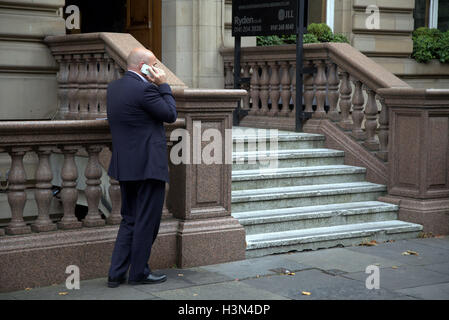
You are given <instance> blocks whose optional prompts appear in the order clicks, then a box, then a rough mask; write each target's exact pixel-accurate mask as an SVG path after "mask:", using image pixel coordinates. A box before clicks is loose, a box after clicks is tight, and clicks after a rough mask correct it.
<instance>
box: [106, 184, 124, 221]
mask: <svg viewBox="0 0 449 320" xmlns="http://www.w3.org/2000/svg"><path fill="white" fill-rule="evenodd" d="M108 192H109V198H110V199H111V205H112V209H111V212H110V213H109V216H108V217H107V219H106V222H107V223H108V224H120V222H121V221H122V215H121V209H122V197H121V193H120V184H119V182H118V181H117V180H115V179H114V178H109V190H108Z"/></svg>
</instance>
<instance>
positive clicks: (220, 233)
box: [169, 90, 246, 268]
mask: <svg viewBox="0 0 449 320" xmlns="http://www.w3.org/2000/svg"><path fill="white" fill-rule="evenodd" d="M202 92H204V90H202ZM245 93H246V91H244V90H232V91H230V90H229V91H227V90H207V91H206V92H205V93H204V94H201V95H199V94H196V93H195V91H194V90H185V91H184V94H182V95H178V96H177V109H178V112H179V116H180V117H184V118H185V120H186V129H187V132H188V136H187V137H186V139H185V140H186V141H185V145H186V146H187V147H186V148H185V149H186V152H188V154H187V155H186V157H185V158H186V162H187V163H184V164H181V165H177V166H173V169H172V170H171V175H170V179H171V181H176V183H172V184H171V185H170V194H171V195H172V196H173V195H176V198H177V199H178V201H171V202H169V203H170V208H169V209H170V211H171V212H172V213H173V216H174V217H175V218H177V219H180V223H179V230H178V264H177V265H178V267H182V268H185V267H191V266H198V265H207V264H214V263H221V262H226V261H233V260H239V259H244V258H245V248H246V243H245V230H244V229H243V227H242V226H241V225H240V224H239V222H238V220H237V219H235V218H233V217H232V216H231V170H232V164H231V163H232V131H231V128H232V111H233V110H234V109H235V107H236V105H237V101H238V100H239V99H240V98H241V97H243V96H244V95H245ZM206 129H212V130H213V131H210V132H214V133H215V134H217V135H218V136H221V138H222V139H221V140H222V142H223V143H222V144H221V145H220V144H218V147H217V149H215V150H214V154H215V152H216V153H217V154H219V158H218V161H217V162H216V163H213V164H205V163H204V161H201V162H200V161H198V160H199V159H198V157H197V156H194V153H195V152H196V154H197V155H201V153H202V152H204V150H205V148H204V147H205V146H207V145H208V144H209V143H210V141H203V142H201V135H202V133H204V132H205V130H206ZM213 139H214V141H215V139H218V140H219V139H220V138H219V137H217V138H216V136H215V135H214V138H213ZM195 143H198V144H195ZM173 148H176V145H175V146H173ZM183 152H184V151H183Z"/></svg>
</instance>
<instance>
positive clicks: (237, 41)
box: [233, 36, 242, 126]
mask: <svg viewBox="0 0 449 320" xmlns="http://www.w3.org/2000/svg"><path fill="white" fill-rule="evenodd" d="M241 39H242V38H241V37H240V36H235V37H234V89H240V82H241V81H240V69H241V68H240V49H241V46H242V41H241ZM240 109H241V105H240V101H239V102H238V103H237V108H236V109H235V110H234V112H233V125H234V126H238V125H239V123H240Z"/></svg>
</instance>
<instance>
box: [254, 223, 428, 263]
mask: <svg viewBox="0 0 449 320" xmlns="http://www.w3.org/2000/svg"><path fill="white" fill-rule="evenodd" d="M421 230H422V226H421V225H418V224H414V223H409V222H403V221H398V220H390V221H380V222H368V223H359V224H350V225H340V226H332V227H321V228H311V229H304V230H292V231H283V232H273V233H264V234H255V235H248V236H247V237H246V242H247V253H246V256H247V258H252V257H257V256H263V255H268V254H272V253H281V252H288V251H293V250H298V251H302V250H308V249H312V250H316V249H321V248H330V247H334V246H337V245H342V246H350V245H355V244H358V243H361V242H363V241H366V240H368V241H370V240H376V241H378V242H383V241H387V240H400V239H407V238H413V237H416V236H417V235H418V233H419V232H420V231H421Z"/></svg>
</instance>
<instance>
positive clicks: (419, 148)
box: [378, 89, 449, 235]
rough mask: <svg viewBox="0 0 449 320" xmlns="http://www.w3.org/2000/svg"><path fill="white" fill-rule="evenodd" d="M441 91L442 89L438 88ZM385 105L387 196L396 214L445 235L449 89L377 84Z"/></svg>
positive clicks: (448, 208) (448, 205)
mask: <svg viewBox="0 0 449 320" xmlns="http://www.w3.org/2000/svg"><path fill="white" fill-rule="evenodd" d="M439 91H441V92H439ZM378 93H379V95H380V96H382V98H383V99H384V103H385V105H386V106H387V107H388V110H389V137H388V164H389V182H388V196H387V197H384V199H383V200H385V201H388V202H393V203H396V204H399V219H400V220H405V221H410V222H415V223H419V224H422V225H423V226H424V232H432V233H433V234H434V235H437V234H449V151H448V150H449V102H448V101H449V90H417V89H380V90H379V92H378Z"/></svg>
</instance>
